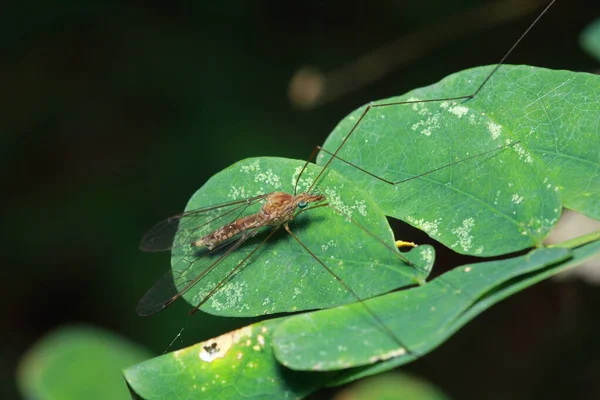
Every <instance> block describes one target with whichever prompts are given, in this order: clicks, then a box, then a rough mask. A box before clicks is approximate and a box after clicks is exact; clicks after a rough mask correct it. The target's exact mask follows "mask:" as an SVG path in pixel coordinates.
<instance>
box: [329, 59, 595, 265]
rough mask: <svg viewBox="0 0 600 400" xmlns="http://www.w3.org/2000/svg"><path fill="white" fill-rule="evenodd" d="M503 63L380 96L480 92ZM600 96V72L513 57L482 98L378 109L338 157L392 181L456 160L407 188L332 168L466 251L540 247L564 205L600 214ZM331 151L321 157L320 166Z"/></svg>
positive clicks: (333, 145)
mask: <svg viewBox="0 0 600 400" xmlns="http://www.w3.org/2000/svg"><path fill="white" fill-rule="evenodd" d="M492 68H493V67H481V68H474V69H470V70H465V71H462V72H459V73H456V74H453V75H450V76H448V77H447V78H445V79H443V80H442V81H440V82H439V83H437V84H435V85H431V86H428V87H425V88H421V89H417V90H414V91H412V92H410V93H408V94H406V95H404V96H400V97H395V98H391V99H385V100H381V101H377V102H375V103H374V104H378V103H389V102H398V101H407V100H411V101H412V100H423V99H440V98H448V97H455V96H461V95H465V94H469V93H473V92H474V90H475V89H476V88H477V87H478V85H480V84H481V82H483V80H484V79H485V78H486V76H488V74H489V72H490V71H491V69H492ZM599 92H600V77H598V76H596V75H591V74H585V73H574V72H569V71H551V70H547V69H544V68H535V67H527V66H510V65H504V66H502V67H501V68H500V69H499V70H498V71H497V72H496V73H495V74H494V76H493V77H492V78H491V79H490V81H489V82H488V83H487V85H486V86H485V87H484V88H483V90H482V91H481V92H480V93H479V94H478V95H477V96H476V98H474V99H472V100H468V101H456V102H453V101H438V102H431V103H418V104H403V105H395V106H388V107H381V108H373V109H371V110H370V112H368V113H367V115H366V116H365V117H364V119H363V120H362V122H361V123H360V124H359V125H358V127H357V129H356V131H355V132H354V134H353V135H352V136H350V138H349V139H348V141H347V143H346V145H344V146H343V147H342V149H341V151H340V152H339V154H338V155H339V157H341V158H343V159H345V160H346V161H349V162H351V163H354V164H356V165H358V166H360V167H361V168H364V169H366V170H367V171H369V172H372V173H374V174H376V175H377V176H380V177H383V178H385V179H388V180H391V181H400V180H403V179H408V178H410V177H414V176H417V175H419V174H423V173H426V172H428V171H432V170H434V169H435V168H439V167H441V166H444V165H448V164H450V163H455V162H457V163H456V164H453V165H451V166H450V167H448V168H443V169H441V170H438V171H436V172H433V173H431V174H428V175H425V176H423V177H421V178H418V179H414V180H411V181H408V182H405V183H403V184H400V185H397V186H391V185H389V184H386V183H383V182H381V181H379V180H377V179H374V178H373V177H371V176H369V175H367V174H365V173H364V172H362V171H360V170H358V169H357V168H354V167H352V166H350V165H348V164H345V163H343V162H342V161H340V160H334V161H333V162H332V167H333V168H334V169H336V170H337V171H339V172H341V173H342V174H343V175H344V176H345V177H346V178H349V179H351V180H352V181H353V182H354V183H355V184H356V185H358V186H359V187H360V188H361V189H363V190H365V191H367V192H368V193H369V194H371V196H372V198H373V199H374V200H375V201H376V202H377V204H378V205H379V206H380V207H381V208H382V210H383V212H384V213H385V214H386V215H389V216H393V217H395V218H399V219H401V220H403V221H406V222H408V223H410V224H412V225H413V226H416V227H417V228H419V229H422V230H424V231H425V232H427V233H428V234H429V235H430V236H431V237H433V238H435V239H436V240H438V241H440V242H442V243H443V244H445V245H446V246H449V247H450V248H452V249H454V250H455V251H457V252H459V253H463V254H471V255H479V256H493V255H499V254H505V253H507V252H513V251H517V250H522V249H525V248H527V247H530V246H534V245H539V244H540V243H541V241H542V239H543V238H544V237H545V236H546V235H547V233H548V232H549V230H550V229H551V228H552V227H553V226H554V224H555V223H556V221H557V219H558V217H559V215H560V212H561V208H562V207H563V206H564V207H568V208H571V209H573V210H576V211H579V212H581V213H583V214H585V215H588V216H590V217H592V218H600V149H599V147H598V142H599V140H600V139H599V138H600V136H599V133H598V118H599V116H600V102H599V101H598V98H597V93H599ZM363 110H364V107H362V108H360V109H358V110H356V111H354V112H353V113H351V114H350V115H349V116H347V117H346V118H344V120H342V121H341V122H340V124H339V125H338V126H337V127H336V128H335V130H334V131H333V132H332V134H331V135H330V136H329V138H328V139H327V141H326V143H325V146H324V147H325V148H327V149H328V150H329V151H331V152H333V151H334V150H335V149H337V148H338V146H339V145H340V143H341V141H342V140H343V138H344V137H345V136H346V135H347V134H348V132H350V130H351V129H352V127H353V126H354V125H355V123H356V121H357V120H358V118H359V115H360V113H362V112H363ZM517 141H518V144H514V145H512V146H508V147H505V148H504V149H502V150H499V151H491V152H489V151H490V150H493V149H498V148H499V147H501V146H503V145H507V144H510V143H515V142H517ZM484 152H489V153H487V154H485V155H483V156H481V157H475V158H473V159H470V160H467V161H464V162H458V161H460V160H464V159H466V158H468V157H470V156H473V155H477V154H481V153H484ZM329 158H330V156H329V155H327V154H325V153H322V154H320V155H319V157H318V163H319V164H320V165H324V164H325V163H326V162H327V160H328V159H329Z"/></svg>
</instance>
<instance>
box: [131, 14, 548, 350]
mask: <svg viewBox="0 0 600 400" xmlns="http://www.w3.org/2000/svg"><path fill="white" fill-rule="evenodd" d="M538 19H539V18H538ZM536 22H537V19H536V21H535V22H534V23H533V24H532V25H531V27H532V26H533V25H535V23H536ZM531 27H530V28H531ZM528 31H529V30H528ZM528 31H527V32H528ZM527 32H525V33H524V35H523V36H522V37H524V36H525V35H526V34H527ZM522 37H521V39H522ZM521 39H519V41H520V40H521ZM517 44H518V42H517ZM515 46H516V45H515ZM513 48H514V46H513ZM511 50H512V49H511ZM509 53H510V51H509ZM503 61H504V58H503V59H502V61H501V63H502V62H503ZM499 65H500V64H498V66H499ZM508 70H509V73H510V69H508ZM499 71H500V70H499V69H498V67H492V68H488V69H482V70H478V71H477V73H476V74H474V75H475V76H477V75H478V76H479V79H474V78H473V82H471V85H472V86H473V87H474V89H475V90H473V91H471V92H470V93H471V94H468V95H458V96H453V97H447V96H436V95H435V94H434V95H433V96H429V98H426V99H423V98H421V96H415V95H414V94H413V95H411V96H410V97H409V98H408V99H402V100H398V101H387V102H384V103H379V104H372V105H369V106H367V107H365V108H363V109H361V110H358V111H357V113H356V114H353V115H351V116H350V117H348V118H347V119H346V120H344V122H342V123H341V124H340V126H338V128H336V131H334V133H333V134H332V136H331V137H330V138H329V139H328V141H327V142H326V143H325V145H324V146H323V147H319V148H318V150H320V153H319V155H317V154H316V151H315V152H314V153H313V156H311V157H310V158H309V161H311V160H312V159H313V158H314V157H315V156H316V158H317V162H318V163H320V164H321V165H322V168H319V167H317V166H315V165H313V164H310V163H308V162H300V161H294V160H281V159H260V160H246V161H243V162H241V163H238V164H236V165H234V166H233V167H231V168H230V169H228V170H226V171H224V172H222V173H220V174H217V175H216V176H215V177H214V178H213V179H211V180H210V181H209V182H207V184H206V185H205V186H204V187H203V188H202V189H201V191H199V192H197V193H196V194H195V195H194V197H193V198H192V199H191V200H190V202H189V204H188V207H187V208H186V209H187V210H189V211H186V212H184V213H182V214H179V215H176V216H173V217H171V218H168V219H167V220H165V221H163V222H161V223H159V224H158V225H156V226H155V227H154V228H153V229H152V230H150V231H149V232H148V233H147V234H146V235H145V236H144V238H143V239H142V244H141V248H142V250H145V251H163V250H171V251H172V265H173V270H172V271H168V272H167V273H166V274H165V276H164V277H163V278H162V279H160V280H159V281H158V282H157V283H156V284H155V286H154V287H153V288H151V289H150V290H149V291H148V293H147V294H146V295H145V296H144V297H143V298H142V299H141V300H140V303H139V304H138V308H137V310H138V313H140V314H142V315H151V314H154V313H156V312H158V311H160V310H162V309H164V308H165V307H167V306H169V305H170V304H172V303H173V302H174V301H176V300H177V299H179V298H180V297H185V298H186V299H187V300H188V301H189V302H190V303H191V304H193V310H192V311H195V310H197V309H199V308H200V307H203V309H206V310H207V311H210V312H216V313H219V314H221V315H239V316H243V315H256V314H259V313H261V311H262V313H278V312H289V311H300V310H306V309H314V308H323V307H330V306H334V305H339V304H344V303H348V302H353V301H359V302H362V301H363V300H364V299H367V298H369V297H372V296H375V295H377V294H380V293H385V292H387V291H390V290H393V289H397V288H400V287H407V286H411V285H415V284H417V283H421V282H423V281H424V280H425V279H426V277H427V274H428V273H429V270H430V267H431V262H432V261H433V260H432V254H431V249H429V248H427V247H423V248H418V249H415V250H413V251H411V252H410V253H408V254H405V253H399V252H397V251H396V250H395V249H394V248H393V241H392V237H391V236H392V235H391V232H390V230H389V227H388V226H387V223H386V220H385V216H384V213H383V212H381V209H383V210H384V211H385V214H387V215H394V216H396V215H399V216H400V217H402V218H403V219H405V220H408V221H409V222H411V223H413V224H414V225H416V226H419V227H421V228H423V229H425V230H426V231H428V232H429V234H430V235H432V236H434V237H436V238H438V239H440V240H441V241H442V242H444V243H447V244H448V245H449V246H450V247H453V248H457V249H458V250H460V251H462V252H465V253H470V254H477V255H496V254H499V253H502V252H505V251H507V250H506V249H507V248H511V247H510V246H513V247H515V246H516V247H519V246H525V245H530V244H531V243H532V241H535V240H536V236H535V235H534V234H532V233H531V232H534V231H536V230H539V231H540V232H543V229H541V228H542V227H540V226H537V225H535V224H534V225H532V226H527V225H526V224H524V225H521V222H520V221H519V219H518V218H517V217H512V216H509V217H508V218H507V216H506V215H507V214H510V213H511V212H513V209H514V210H515V211H514V212H515V215H516V213H517V212H518V211H517V209H516V208H515V207H514V205H515V203H516V204H520V203H521V202H522V201H519V199H520V198H525V197H526V196H529V193H526V192H524V190H526V189H525V187H524V186H523V185H518V186H517V187H516V188H515V190H516V192H514V193H513V194H514V195H516V196H517V197H516V198H514V196H513V197H510V198H509V199H508V200H507V199H506V198H505V197H503V196H500V194H498V195H496V194H495V193H494V192H493V191H492V189H491V188H492V187H493V186H492V185H490V184H489V182H482V184H483V186H484V187H485V189H486V196H488V197H489V198H490V199H491V200H489V201H488V200H486V204H487V203H490V204H494V203H495V204H496V205H497V209H503V207H504V209H505V210H507V211H503V212H501V213H497V212H495V211H494V210H492V212H491V214H490V215H491V217H490V218H492V220H493V221H492V222H491V224H490V225H491V226H495V228H494V229H499V228H498V225H500V224H503V225H502V226H504V225H508V226H510V227H512V228H514V229H515V230H516V231H517V232H518V233H519V234H521V235H522V236H523V237H524V240H523V241H522V243H519V244H517V245H515V244H513V243H512V242H510V243H508V244H507V243H505V242H508V241H505V242H502V241H500V242H499V244H495V245H494V247H492V248H487V247H486V246H484V245H483V244H482V243H479V242H477V237H481V236H485V234H484V233H482V232H479V233H478V234H477V235H476V234H475V232H476V231H477V230H480V229H482V228H481V227H480V225H479V222H478V220H477V219H476V218H475V217H479V215H475V216H473V215H474V214H477V213H480V214H481V215H483V214H485V212H486V211H489V210H485V207H480V208H479V209H477V210H475V209H473V208H471V207H465V209H464V210H462V211H461V210H458V209H456V210H445V213H444V212H441V211H440V210H439V209H438V210H435V211H434V212H433V214H437V215H444V214H446V215H447V214H450V213H453V214H454V215H452V216H451V217H444V218H448V220H450V221H449V222H448V221H445V220H443V218H442V217H438V218H434V219H430V218H426V217H425V216H424V215H426V214H427V213H429V212H431V210H428V209H424V207H421V206H420V205H419V204H418V202H419V201H418V200H417V195H416V194H422V193H429V194H430V195H431V194H433V193H436V195H438V194H437V191H436V190H434V189H438V188H433V187H432V186H434V185H438V186H441V187H442V189H444V190H445V191H446V192H447V193H448V194H447V196H452V195H460V196H463V197H469V196H464V194H465V193H468V192H466V189H463V188H464V187H466V186H468V185H469V184H471V185H473V181H474V179H475V177H477V176H481V172H485V173H486V174H488V175H489V177H494V181H495V182H494V183H495V184H498V183H502V184H504V183H507V184H508V183H511V182H512V183H513V184H514V182H518V181H519V180H518V179H517V174H516V172H515V171H511V170H509V171H506V170H503V169H502V163H505V162H508V161H509V160H511V159H525V162H524V163H525V164H527V153H526V152H525V151H524V150H523V148H522V147H519V143H518V141H515V140H511V139H508V141H506V138H504V137H502V132H501V127H496V126H495V125H494V123H493V119H490V118H488V116H487V115H486V114H485V113H480V114H478V115H475V114H473V113H471V114H470V115H467V114H468V113H469V110H468V109H467V108H466V107H465V106H464V105H463V103H460V101H465V100H471V99H473V98H475V97H476V96H479V97H483V96H482V94H481V93H480V91H481V89H482V88H484V87H485V86H486V85H491V84H492V82H491V79H492V78H493V77H494V76H497V75H499V74H501V72H499ZM484 100H485V99H484ZM430 104H436V105H435V107H436V108H437V109H436V110H432V108H431V107H429V105H430ZM390 110H391V111H390ZM400 110H405V111H408V112H412V113H413V114H414V115H415V116H417V119H416V120H411V119H410V118H404V116H402V114H398V115H394V116H393V118H392V113H396V112H398V113H403V112H404V111H400ZM436 113H437V114H436ZM440 113H445V114H447V115H448V116H451V117H454V119H453V120H452V123H451V125H448V126H443V125H442V124H441V123H440V120H439V117H438V115H439V114H440ZM463 117H465V118H463ZM471 117H472V118H471ZM381 120H386V121H389V122H388V125H389V126H391V127H392V128H393V129H394V130H395V133H396V134H393V135H389V136H388V137H393V138H394V140H395V141H396V142H399V140H398V137H399V136H398V135H399V134H400V133H401V132H402V131H405V132H411V131H414V132H416V133H418V135H415V138H411V139H410V142H412V143H411V145H412V146H413V150H410V151H408V153H412V154H423V155H424V156H423V159H419V160H418V162H417V165H416V166H414V167H413V168H395V167H390V165H391V164H390V163H388V162H387V160H389V159H391V158H394V157H396V158H402V157H406V156H401V155H399V154H400V153H399V152H398V151H397V149H396V148H393V147H391V146H387V145H386V144H385V143H382V140H381V139H380V136H379V135H380V132H379V131H380V130H381V129H380V128H381V125H378V126H376V127H373V126H374V125H373V123H374V122H375V121H379V122H381ZM400 120H402V121H400ZM462 124H466V125H468V124H471V125H480V126H486V127H487V132H488V133H489V135H488V136H487V137H486V140H485V141H481V139H480V138H479V140H475V141H470V140H469V139H471V138H469V137H464V135H463V137H462V138H461V140H462V141H463V142H466V143H469V146H470V147H469V148H467V149H465V148H464V147H459V145H458V144H457V143H458V142H457V141H456V140H454V139H452V138H451V137H450V135H449V133H448V132H450V131H453V132H455V133H454V135H456V136H460V135H461V134H462V132H463V131H464V130H461V129H460V126H461V125H462ZM439 130H443V131H444V135H439V136H440V137H441V140H442V141H444V140H445V141H446V142H447V145H446V146H445V148H444V146H438V147H437V148H438V149H439V148H444V150H443V151H440V152H438V153H436V154H433V153H432V152H431V150H430V149H429V148H428V146H430V142H431V140H430V137H431V136H435V135H436V131H439ZM474 143H477V145H476V146H475V147H476V150H473V149H472V148H471V147H473V144H474ZM368 153H370V154H375V155H376V156H374V157H366V156H365V154H368ZM425 155H427V157H425ZM367 158H369V159H370V160H366V159H367ZM378 160H385V162H378ZM382 166H383V167H382ZM450 166H452V168H449V167H450ZM524 168H526V166H525V167H524ZM380 169H383V171H380ZM386 169H387V171H386ZM390 170H392V172H393V175H394V176H393V178H392V179H389V178H387V177H386V176H388V175H389V172H390ZM336 171H339V172H341V174H340V173H338V172H336ZM535 173H537V172H535V170H533V169H532V174H535ZM342 175H344V176H342ZM434 175H435V176H436V177H437V175H439V177H437V178H436V179H435V180H434V179H430V178H431V177H432V176H434ZM347 177H350V178H351V180H352V182H353V183H358V184H359V186H360V187H361V188H362V189H356V188H354V187H351V184H350V182H349V181H348V180H347V179H345V178H347ZM440 182H445V183H444V184H440ZM400 183H405V184H406V185H400ZM411 185H413V186H412V187H410V186H411ZM400 188H402V189H400ZM448 188H449V189H448ZM364 192H370V193H375V194H376V195H377V196H378V197H379V198H380V199H379V201H378V202H377V203H376V202H374V201H372V200H370V199H366V198H365V195H364ZM217 194H218V195H217ZM398 196H402V197H403V198H404V200H405V201H401V202H399V201H398ZM439 196H440V201H441V203H442V204H457V203H458V200H455V199H453V201H444V200H448V199H447V198H446V199H444V198H443V196H442V195H439ZM494 196H496V197H494ZM217 197H220V198H222V200H223V201H222V202H216V203H215V198H217ZM411 198H412V200H411ZM494 199H495V200H494ZM507 202H509V203H511V204H505V203H507ZM475 203H477V201H475ZM397 204H402V207H403V208H402V209H401V210H400V211H398V209H397V207H398V205H397ZM552 206H554V205H552ZM442 207H443V205H442ZM490 208H491V207H490ZM556 213H557V212H554V214H556ZM467 215H470V216H467ZM486 218H487V217H486ZM292 220H295V221H294V222H295V224H294V227H293V228H292V227H291V226H290V225H291V224H290V222H291V221H292ZM506 220H508V222H507V221H506ZM317 224H321V226H323V227H326V230H327V231H328V232H329V239H324V238H323V235H322V234H321V233H313V231H315V229H314V228H315V225H317ZM444 224H448V225H450V226H452V227H453V228H452V229H449V230H446V229H442V227H443V225H444ZM513 225H514V226H513ZM548 225H550V223H548ZM280 227H282V228H283V230H284V231H287V235H281V234H280V233H281V231H282V229H273V228H280ZM323 230H325V229H323ZM523 232H525V234H523ZM284 233H285V232H284ZM539 236H542V233H539ZM315 246H316V247H315ZM384 248H387V250H385V249H384ZM382 249H384V250H385V251H383V253H382V251H381V250H382ZM269 264H270V265H269ZM353 264H357V265H353ZM255 266H265V269H263V272H259V271H258V270H257V268H253V267H255ZM294 266H296V267H298V268H294ZM357 266H358V267H357ZM249 269H252V274H251V273H250V272H246V270H249ZM242 273H244V279H241V278H240V276H241V275H242ZM253 276H254V277H253ZM258 281H261V283H260V284H258ZM332 283H334V285H332ZM258 287H261V290H260V292H257V291H258V289H256V288H258ZM364 307H365V309H366V310H367V311H368V312H369V314H370V315H371V317H372V318H374V319H375V320H377V322H378V326H379V327H380V328H381V329H383V330H384V331H386V333H388V337H389V338H391V339H392V341H393V342H395V344H396V345H397V346H400V347H404V345H403V344H402V342H401V340H400V338H397V337H396V335H394V333H393V332H391V331H390V330H389V329H388V328H387V326H386V324H385V323H384V322H383V321H381V320H380V319H379V317H378V316H377V315H376V314H375V313H373V312H372V311H370V310H369V309H368V307H367V306H366V305H365V306H364ZM407 351H410V349H407Z"/></svg>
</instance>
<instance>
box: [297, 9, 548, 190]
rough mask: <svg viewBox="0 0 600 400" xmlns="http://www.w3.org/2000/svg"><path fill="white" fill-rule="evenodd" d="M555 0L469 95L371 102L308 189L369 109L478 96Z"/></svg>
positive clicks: (467, 98) (335, 156) (466, 98)
mask: <svg viewBox="0 0 600 400" xmlns="http://www.w3.org/2000/svg"><path fill="white" fill-rule="evenodd" d="M555 1H556V0H551V1H550V2H549V3H548V5H547V6H546V8H544V10H543V11H542V12H541V13H540V14H539V15H538V16H537V18H536V19H535V20H534V21H533V22H532V23H531V24H530V25H529V27H528V28H527V29H526V30H525V32H523V33H522V34H521V36H519V38H518V39H517V41H516V42H515V43H514V44H513V45H512V46H511V47H510V49H508V51H507V52H506V53H505V54H504V56H503V57H502V58H501V59H500V61H499V62H498V63H497V64H496V66H495V67H494V69H492V71H490V73H489V74H488V75H487V77H486V78H485V79H484V80H483V81H482V82H481V84H480V85H479V86H478V87H477V89H475V91H474V92H473V93H471V94H467V95H462V96H455V97H447V98H439V99H426V100H412V101H410V100H409V101H397V102H391V103H382V104H369V105H368V106H367V107H366V108H365V109H364V110H363V112H362V113H361V114H360V117H358V120H357V121H356V123H355V124H354V125H353V126H352V128H351V129H350V131H349V132H348V134H347V135H346V137H344V140H342V143H340V145H339V146H338V148H337V149H336V150H335V151H334V152H333V153H330V154H331V155H332V157H331V158H330V159H329V160H327V162H326V163H325V165H324V166H323V169H322V170H321V171H320V172H319V174H318V175H317V178H316V179H315V180H314V182H313V184H312V185H311V186H310V188H309V189H308V191H309V192H310V191H311V190H312V188H313V187H314V185H315V184H316V183H317V181H318V180H319V178H320V177H321V175H322V174H323V173H324V171H325V170H327V168H328V167H329V164H331V162H332V161H333V158H337V154H338V153H339V151H340V150H341V149H342V147H344V145H345V144H346V142H347V141H348V139H349V138H350V136H352V134H353V133H354V132H355V131H356V128H357V127H358V125H360V123H361V122H362V120H363V119H364V118H365V117H366V115H367V114H368V113H369V111H371V110H372V109H373V108H382V107H390V106H399V105H407V104H415V103H419V104H421V103H432V102H440V101H456V100H470V99H472V98H474V97H475V96H477V94H479V92H480V91H481V90H482V89H483V87H484V86H485V85H486V84H487V83H488V82H489V80H490V79H491V78H492V76H494V74H495V73H496V71H498V69H499V68H500V66H502V64H504V61H506V59H507V58H508V56H509V55H510V54H511V53H512V52H513V51H514V49H515V48H516V47H517V46H518V45H519V44H520V43H521V42H522V41H523V39H524V38H525V37H526V36H527V34H528V33H529V31H531V29H533V27H534V26H535V25H536V24H537V23H538V21H539V20H540V18H542V17H543V16H544V14H546V12H547V11H548V10H549V9H550V7H552V5H553V4H554V2H555ZM313 153H314V151H313ZM305 168H306V166H305ZM296 183H297V182H296Z"/></svg>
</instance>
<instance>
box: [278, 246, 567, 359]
mask: <svg viewBox="0 0 600 400" xmlns="http://www.w3.org/2000/svg"><path fill="white" fill-rule="evenodd" d="M568 257H569V252H568V250H566V249H540V250H535V251H533V252H532V253H530V254H528V255H525V256H521V257H515V258H512V259H507V260H501V261H490V262H484V263H479V264H472V265H468V266H464V267H460V268H457V269H455V270H453V271H451V272H449V273H446V274H444V275H443V276H442V277H440V278H437V279H436V280H433V281H431V282H429V283H428V284H426V285H424V286H422V287H419V288H415V289H409V290H404V291H401V292H395V293H392V294H388V295H386V296H382V297H378V298H375V299H371V300H368V301H366V302H365V303H366V304H367V305H368V307H369V308H370V309H371V310H373V311H374V312H375V313H376V314H377V315H378V316H379V318H381V319H382V320H383V322H384V323H385V325H386V326H387V327H389V328H390V329H392V330H393V331H394V333H395V334H396V335H397V337H399V338H400V339H401V340H402V342H403V343H405V344H406V345H407V347H408V349H409V350H410V353H407V350H406V349H399V348H398V346H397V344H396V343H395V342H394V341H392V340H390V338H389V335H388V334H387V333H386V332H382V331H381V329H380V328H379V325H378V324H375V323H373V321H372V318H371V317H370V315H369V314H366V313H365V310H364V307H362V305H361V304H352V305H349V306H344V307H339V308H335V309H330V310H324V311H322V312H316V313H310V314H302V315H298V316H295V317H292V318H289V319H288V320H287V321H285V322H284V323H283V324H281V325H280V326H279V327H278V329H277V331H276V332H275V339H274V343H275V346H276V350H275V352H276V356H277V358H278V359H279V360H280V361H281V363H282V364H283V365H285V366H287V367H288V368H292V369H299V370H335V369H343V368H350V367H354V366H360V365H367V364H373V363H374V362H376V361H379V360H386V359H390V358H396V359H398V360H403V361H404V363H405V362H408V361H411V360H413V359H414V358H415V357H416V356H417V355H422V354H425V353H427V352H429V351H430V350H431V349H433V348H434V347H437V346H438V345H439V344H440V343H442V342H443V341H444V340H446V339H447V338H448V337H449V336H450V335H451V334H453V333H454V331H455V329H454V323H455V321H456V320H457V319H459V318H460V317H461V315H462V314H463V313H465V312H466V311H467V310H468V309H469V308H470V307H472V306H473V304H475V302H477V301H478V299H480V298H481V297H482V296H484V295H485V294H486V293H487V292H489V291H491V290H492V289H494V288H496V287H498V285H501V284H502V283H503V282H506V281H508V280H509V279H512V278H514V277H516V276H519V275H522V274H526V273H531V272H534V271H536V270H539V269H541V268H544V267H547V266H549V265H552V264H555V263H557V262H560V261H563V260H565V259H566V258H568Z"/></svg>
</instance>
